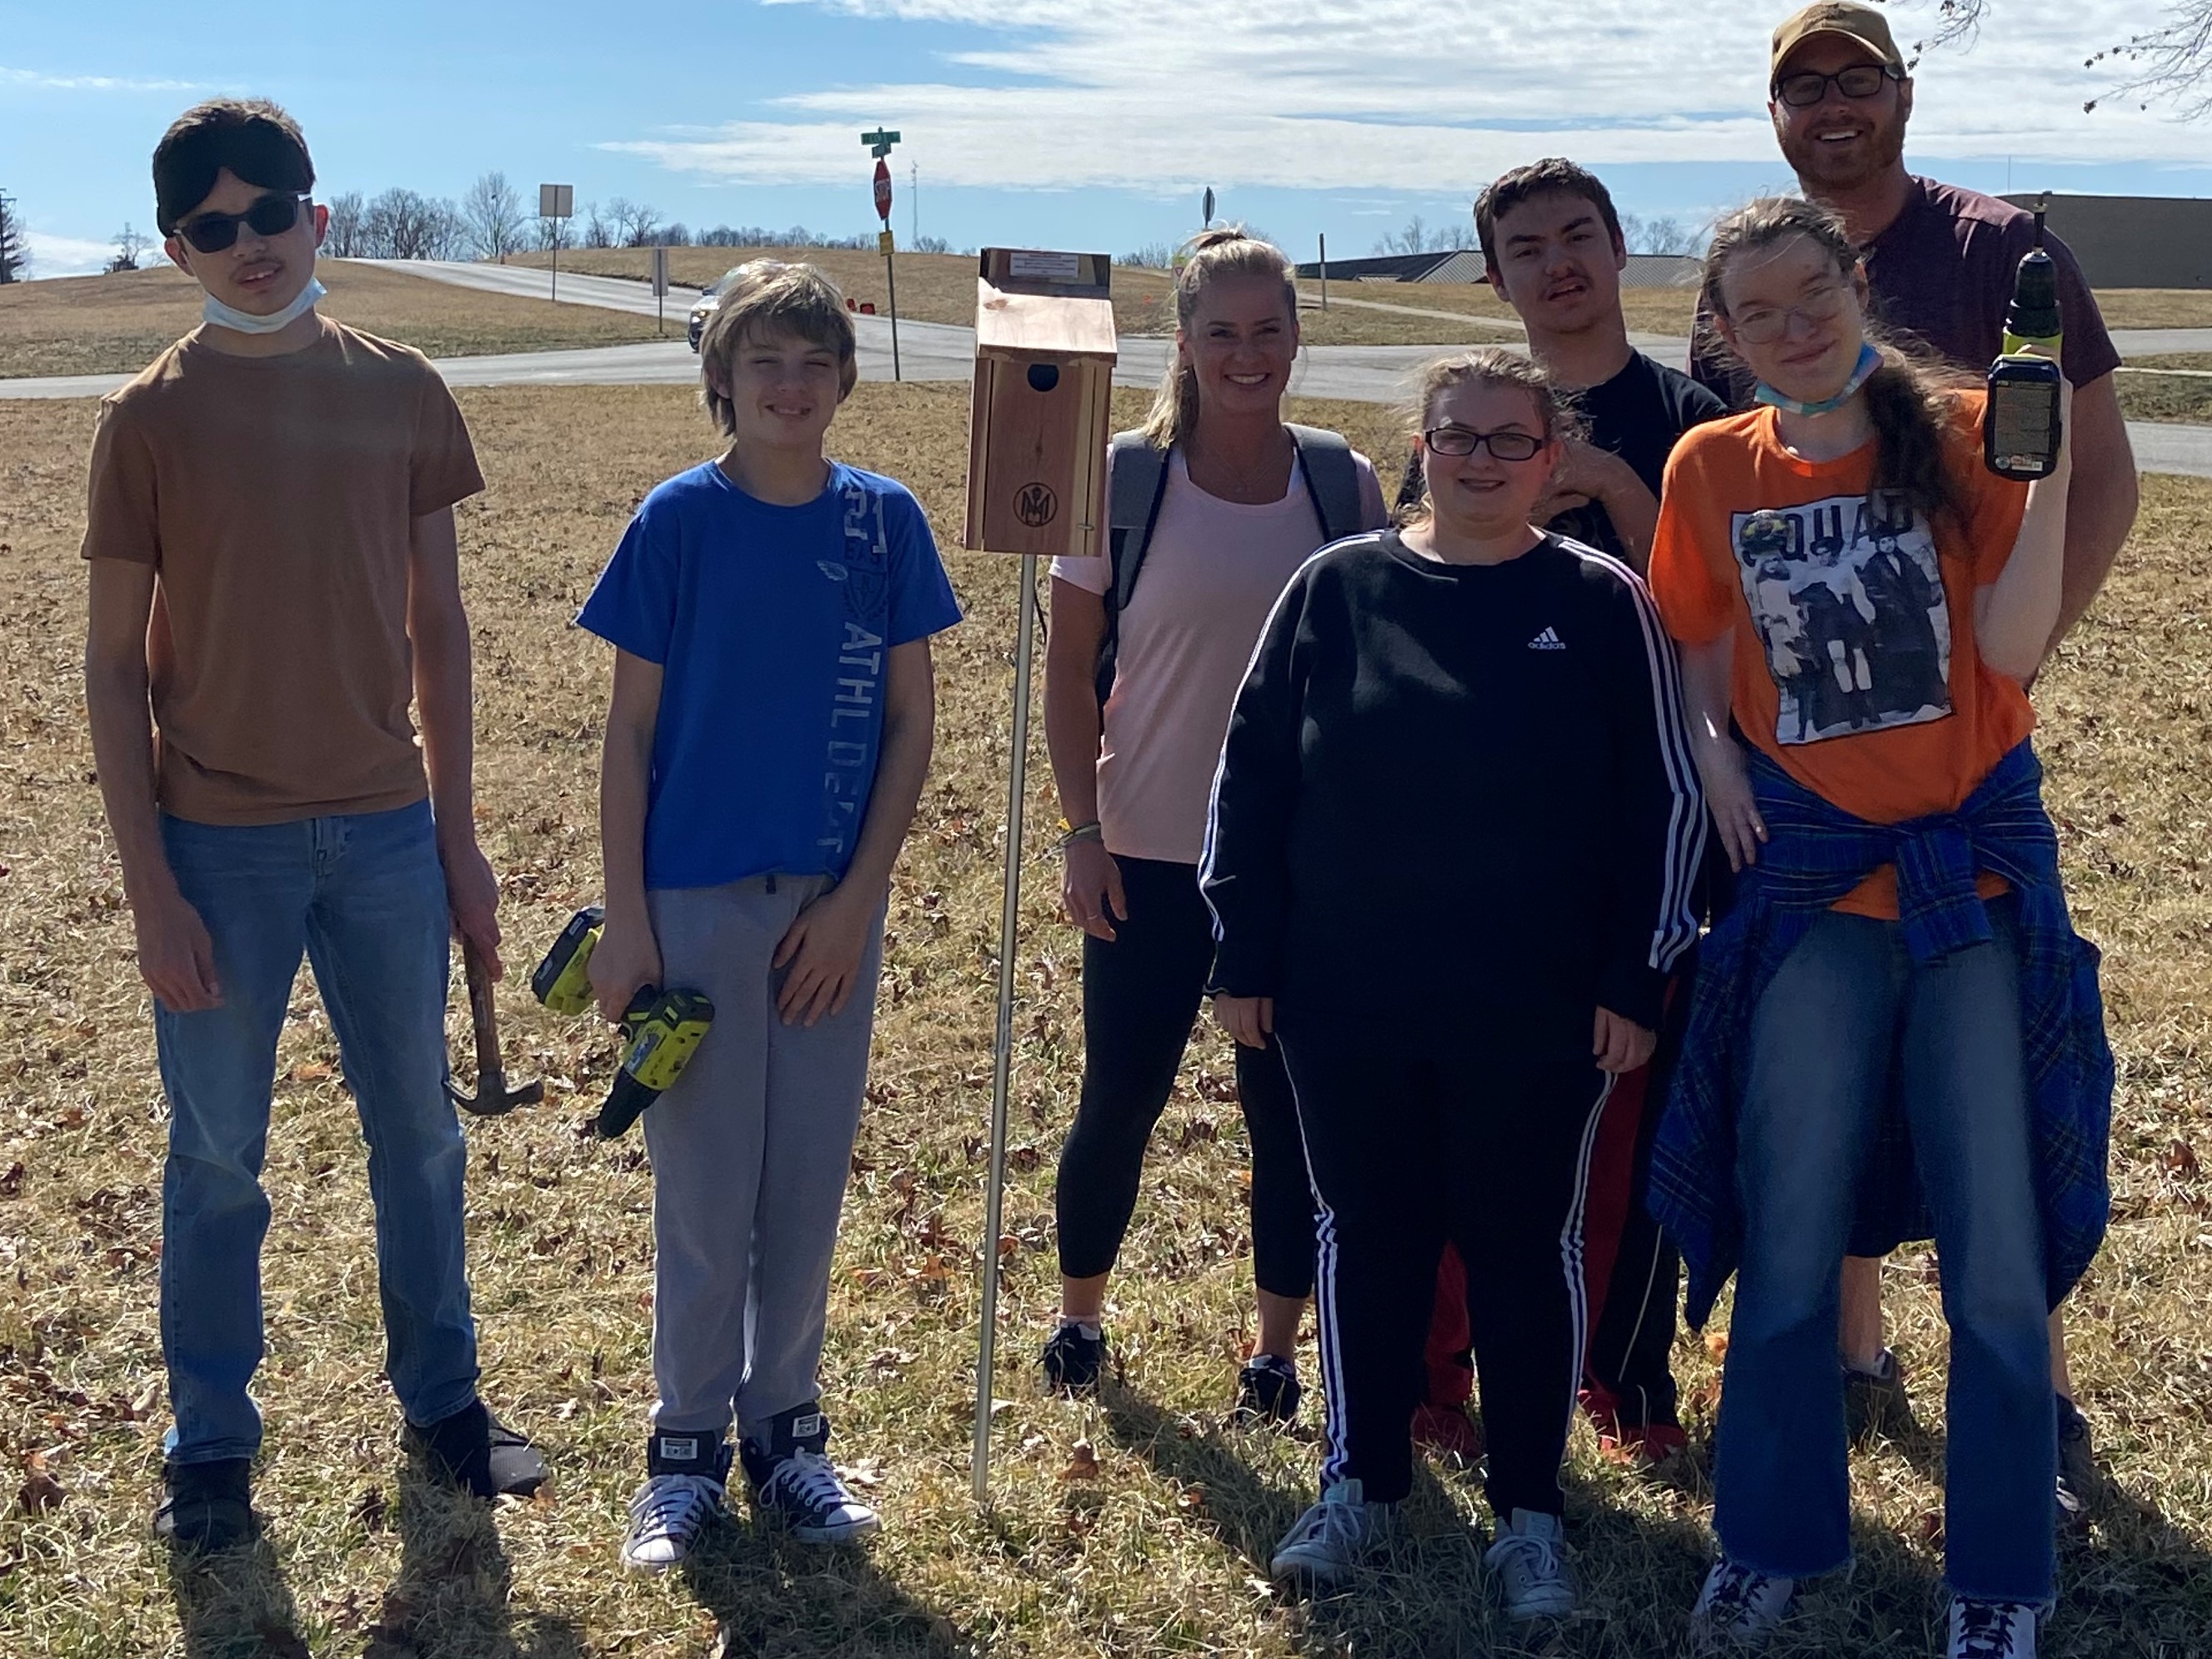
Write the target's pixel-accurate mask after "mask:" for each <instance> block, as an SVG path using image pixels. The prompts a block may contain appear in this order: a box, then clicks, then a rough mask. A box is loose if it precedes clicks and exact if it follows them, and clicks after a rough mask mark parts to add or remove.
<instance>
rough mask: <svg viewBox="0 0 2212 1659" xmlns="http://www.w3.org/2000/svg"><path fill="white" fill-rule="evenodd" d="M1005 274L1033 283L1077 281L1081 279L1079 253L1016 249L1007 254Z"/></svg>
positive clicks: (1081, 263) (1080, 257)
mask: <svg viewBox="0 0 2212 1659" xmlns="http://www.w3.org/2000/svg"><path fill="white" fill-rule="evenodd" d="M1006 275H1007V276H1012V277H1016V278H1027V279H1028V280H1029V281H1030V282H1033V283H1079V282H1081V281H1082V280H1083V256H1082V255H1081V254H1079V253H1034V252H1024V251H1022V250H1019V249H1017V250H1016V251H1015V252H1013V253H1012V254H1011V255H1009V256H1008V258H1007V262H1006Z"/></svg>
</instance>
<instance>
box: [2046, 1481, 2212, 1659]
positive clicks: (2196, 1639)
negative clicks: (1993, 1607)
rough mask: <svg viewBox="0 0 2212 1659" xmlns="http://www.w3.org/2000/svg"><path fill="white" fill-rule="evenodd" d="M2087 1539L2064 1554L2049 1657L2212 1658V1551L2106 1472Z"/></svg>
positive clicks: (2048, 1637)
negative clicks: (2210, 1552) (2206, 1549)
mask: <svg viewBox="0 0 2212 1659" xmlns="http://www.w3.org/2000/svg"><path fill="white" fill-rule="evenodd" d="M2090 1512H2091V1527H2090V1532H2089V1534H2088V1536H2087V1538H2084V1539H2077V1540H2073V1541H2069V1542H2068V1543H2066V1544H2065V1545H2063V1547H2062V1548H2061V1550H2060V1553H2059V1558H2058V1606H2057V1609H2056V1610H2055V1611H2054V1612H2053V1613H2052V1615H2051V1623H2050V1625H2049V1626H2047V1627H2046V1630H2045V1639H2044V1645H2043V1646H2042V1647H2041V1648H2040V1649H2039V1652H2041V1653H2043V1654H2045V1656H2049V1659H2069V1656H2081V1659H2087V1656H2092V1655H2093V1656H2095V1659H2212V1554H2208V1553H2206V1552H2205V1550H2204V1548H2203V1546H2202V1545H2201V1544H2200V1543H2199V1542H2198V1541H2197V1540H2196V1539H2195V1538H2192V1537H2191V1535H2190V1534H2187V1533H2186V1532H2184V1531H2183V1530H2182V1529H2181V1528H2179V1527H2177V1526H2175V1525H2174V1524H2173V1522H2171V1521H2169V1520H2167V1519H2166V1516H2165V1515H2164V1514H2163V1513H2161V1512H2160V1510H2159V1509H2158V1507H2157V1506H2156V1505H2155V1504H2151V1503H2149V1502H2148V1501H2146V1500H2145V1499H2143V1498H2140V1497H2138V1496H2136V1494H2135V1493H2133V1492H2128V1491H2127V1490H2125V1489H2124V1487H2122V1486H2120V1484H2119V1483H2118V1481H2116V1480H2113V1479H2112V1476H2111V1474H2108V1473H2106V1474H2103V1475H2102V1478H2101V1479H2100V1481H2099V1483H2098V1490H2097V1492H2096V1493H2095V1494H2094V1498H2093V1502H2092V1504H2091V1511H2090Z"/></svg>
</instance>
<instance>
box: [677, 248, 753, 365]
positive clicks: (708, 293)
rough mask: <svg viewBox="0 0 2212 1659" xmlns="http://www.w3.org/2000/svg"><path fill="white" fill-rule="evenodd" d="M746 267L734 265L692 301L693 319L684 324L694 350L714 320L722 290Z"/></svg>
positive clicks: (720, 301) (697, 347)
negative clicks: (715, 309)
mask: <svg viewBox="0 0 2212 1659" xmlns="http://www.w3.org/2000/svg"><path fill="white" fill-rule="evenodd" d="M740 270H744V266H743V265H732V266H731V267H730V268H729V269H728V270H726V271H724V272H723V273H722V274H721V275H720V276H717V277H716V278H715V279H714V281H713V282H711V283H708V285H707V288H706V290H705V291H704V292H703V293H702V294H701V295H699V297H698V299H697V300H696V301H694V302H693V303H692V307H691V319H690V322H688V323H686V324H685V325H684V333H685V334H686V335H687V336H689V337H690V341H691V349H692V350H694V351H696V350H697V349H699V337H700V336H701V335H702V334H704V333H705V332H706V331H707V325H708V323H710V322H712V321H713V320H714V308H715V307H717V306H719V305H720V304H721V303H722V300H721V295H722V290H723V289H726V288H727V287H729V285H730V283H731V282H732V280H733V279H734V278H735V277H736V276H737V274H738V272H739V271H740Z"/></svg>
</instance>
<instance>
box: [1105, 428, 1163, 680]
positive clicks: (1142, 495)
mask: <svg viewBox="0 0 2212 1659" xmlns="http://www.w3.org/2000/svg"><path fill="white" fill-rule="evenodd" d="M1106 458H1107V480H1108V483H1107V491H1108V494H1107V501H1106V552H1107V556H1108V557H1109V559H1110V560H1111V561H1112V563H1113V576H1112V580H1109V582H1108V583H1107V584H1106V592H1104V593H1103V595H1101V597H1102V598H1103V599H1104V600H1105V601H1106V633H1105V637H1104V638H1103V639H1102V640H1101V641H1099V646H1098V677H1097V678H1098V702H1099V706H1100V707H1101V708H1103V707H1104V706H1105V702H1106V698H1107V696H1108V694H1109V693H1110V692H1111V691H1112V690H1113V689H1114V659H1115V655H1116V653H1118V651H1119V649H1120V647H1121V612H1122V611H1124V610H1125V609H1126V608H1127V605H1128V603H1129V596H1130V595H1131V594H1132V593H1133V592H1135V591H1136V587H1137V573H1138V571H1139V569H1141V568H1143V566H1144V562H1145V550H1146V548H1147V547H1148V546H1150V545H1151V544H1152V527H1153V526H1155V525H1157V524H1158V522H1159V518H1160V503H1161V502H1162V501H1164V500H1165V499H1166V498H1167V493H1168V452H1167V451H1165V450H1164V449H1156V448H1154V447H1152V444H1151V443H1150V442H1149V441H1146V437H1145V435H1144V434H1143V433H1142V432H1117V433H1115V435H1114V440H1113V441H1112V442H1111V443H1110V444H1109V445H1108V446H1107V447H1106Z"/></svg>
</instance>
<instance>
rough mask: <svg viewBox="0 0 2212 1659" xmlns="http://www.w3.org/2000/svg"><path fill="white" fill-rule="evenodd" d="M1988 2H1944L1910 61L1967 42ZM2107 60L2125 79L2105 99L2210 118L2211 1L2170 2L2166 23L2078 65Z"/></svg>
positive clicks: (2092, 105)
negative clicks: (2168, 106) (2163, 103)
mask: <svg viewBox="0 0 2212 1659" xmlns="http://www.w3.org/2000/svg"><path fill="white" fill-rule="evenodd" d="M1991 3H1992V0H1942V3H1941V4H1940V5H1939V6H1938V7H1937V8H1936V16H1937V23H1936V33H1934V34H1933V35H1931V36H1929V38H1928V39H1927V40H1918V41H1915V42H1914V43H1913V47H1912V55H1913V58H1914V61H1915V62H1917V61H1918V59H1919V58H1920V55H1921V54H1922V53H1923V52H1926V51H1928V50H1929V48H1930V47H1933V46H1949V45H1951V44H1953V43H1954V42H1959V41H1966V42H1971V41H1972V40H1973V38H1974V37H1975V35H1977V34H1978V33H1980V32H1981V27H1982V25H1983V23H1984V21H1987V20H1988V17H1989V14H1990V5H1991ZM2107 61H2109V62H2111V63H2112V67H2113V68H2114V70H2120V71H2122V72H2124V74H2125V75H2126V76H2127V78H2126V79H2124V80H2123V81H2121V82H2119V83H2118V85H2117V86H2115V87H2114V88H2112V92H2110V93H2109V94H2106V96H2108V97H2131V98H2138V99H2141V100H2142V102H2143V106H2144V107H2145V108H2148V107H2149V106H2150V104H2151V103H2152V102H2153V101H2154V100H2167V101H2171V102H2172V103H2173V104H2175V105H2176V106H2179V110H2180V112H2181V116H2182V118H2183V119H2184V120H2189V121H2195V120H2202V119H2203V118H2205V117H2206V116H2208V115H2212V0H2173V3H2172V4H2171V5H2169V6H2167V8H2166V15H2165V21H2163V22H2161V23H2160V25H2159V26H2158V27H2156V28H2152V29H2145V30H2144V31H2143V32H2142V33H2140V34H2131V35H2130V36H2129V37H2128V38H2127V39H2126V40H2122V41H2120V42H2118V44H2117V45H2114V46H2107V47H2106V48H2105V49H2104V50H2103V51H2102V52H2094V53H2092V54H2091V55H2090V56H2089V57H2088V58H2086V59H2084V60H2083V62H2082V67H2083V68H2084V69H2093V68H2094V67H2095V66H2096V65H2097V64H2101V63H2105V62H2107ZM2103 101H2104V100H2103V99H2100V98H2092V99H2091V100H2089V101H2088V102H2087V103H2086V104H2084V105H2083V106H2082V108H2084V109H2094V108H2096V107H2097V106H2098V105H2099V104H2100V103H2101V102H2103Z"/></svg>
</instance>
